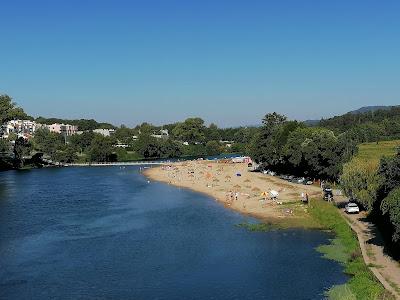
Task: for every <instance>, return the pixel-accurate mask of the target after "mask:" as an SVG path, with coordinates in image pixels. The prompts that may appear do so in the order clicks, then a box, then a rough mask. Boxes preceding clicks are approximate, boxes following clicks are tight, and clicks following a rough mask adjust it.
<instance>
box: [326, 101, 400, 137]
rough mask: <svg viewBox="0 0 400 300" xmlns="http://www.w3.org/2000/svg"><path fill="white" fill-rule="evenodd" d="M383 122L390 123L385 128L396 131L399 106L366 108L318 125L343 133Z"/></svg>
mask: <svg viewBox="0 0 400 300" xmlns="http://www.w3.org/2000/svg"><path fill="white" fill-rule="evenodd" d="M385 120H386V123H387V122H391V125H390V126H389V125H388V124H386V125H385V127H387V126H389V127H392V129H396V131H397V126H398V125H397V124H400V106H366V107H362V108H360V109H358V110H355V111H351V112H348V113H346V114H344V115H341V116H335V117H332V118H329V119H322V120H321V121H320V122H319V125H320V126H322V127H327V128H330V129H333V130H336V131H339V132H344V131H346V130H348V129H351V128H354V127H356V126H360V125H362V124H370V125H371V124H375V125H381V124H382V122H384V121H385Z"/></svg>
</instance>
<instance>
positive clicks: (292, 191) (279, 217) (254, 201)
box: [143, 161, 396, 300]
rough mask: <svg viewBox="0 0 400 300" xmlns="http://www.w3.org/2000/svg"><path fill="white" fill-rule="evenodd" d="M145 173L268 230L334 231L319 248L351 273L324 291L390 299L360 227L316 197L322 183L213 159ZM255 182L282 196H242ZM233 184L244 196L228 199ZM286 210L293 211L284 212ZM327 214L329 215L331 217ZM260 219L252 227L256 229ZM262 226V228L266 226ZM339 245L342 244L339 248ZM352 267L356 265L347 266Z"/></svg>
mask: <svg viewBox="0 0 400 300" xmlns="http://www.w3.org/2000/svg"><path fill="white" fill-rule="evenodd" d="M218 170H219V171H218ZM232 171H235V172H238V171H239V172H241V173H240V176H237V177H233V176H231V175H229V174H232ZM210 174H211V175H210ZM227 174H228V175H227ZM143 175H145V176H146V177H148V178H149V179H151V180H154V181H158V182H163V183H166V184H169V185H173V186H175V187H178V188H185V189H190V190H192V191H195V192H199V193H202V194H205V195H207V196H209V197H211V198H213V199H215V200H216V201H218V202H220V203H221V204H222V205H223V206H224V207H225V208H229V209H233V210H235V211H237V212H239V213H241V214H244V215H249V216H252V217H254V218H256V219H258V220H259V221H260V224H258V225H267V226H266V228H267V230H269V229H268V228H269V226H268V225H272V226H271V227H272V228H282V229H288V228H303V229H318V230H329V231H331V232H333V233H335V238H334V239H332V240H331V243H330V244H328V245H320V247H318V249H317V251H318V252H320V253H321V254H323V256H324V257H325V258H327V259H331V260H334V261H337V262H338V263H340V264H343V266H344V270H343V272H345V273H348V274H349V275H350V276H351V279H349V281H348V282H347V283H345V284H342V285H334V286H332V287H330V289H329V290H327V292H326V296H327V297H328V298H329V299H334V300H335V299H342V298H343V297H344V298H346V299H347V298H348V299H353V298H354V299H355V298H356V297H362V298H365V299H369V298H371V297H372V298H375V297H383V298H388V299H392V295H393V293H392V292H393V291H392V289H387V288H386V285H385V284H383V283H382V282H381V280H380V278H379V277H377V276H376V274H375V273H374V272H373V271H372V270H371V266H370V265H369V264H368V262H366V260H365V257H363V255H362V253H361V247H360V243H359V235H358V234H357V232H356V231H354V230H353V228H352V227H351V226H349V224H348V221H347V220H346V218H344V217H343V216H342V214H341V212H340V210H339V209H338V208H337V207H336V206H333V205H331V204H330V203H327V202H326V201H322V200H317V199H320V198H321V190H320V188H319V187H318V186H315V185H314V186H303V185H300V184H293V183H288V182H286V181H284V180H282V179H280V178H276V177H273V176H270V175H265V174H261V173H254V172H249V170H248V168H247V165H244V164H232V163H226V164H222V163H220V162H215V161H212V162H210V161H195V162H193V161H190V162H189V161H188V162H184V163H182V162H177V163H171V164H169V165H168V166H158V167H152V168H150V169H146V170H144V171H143ZM227 176H230V178H227V180H226V181H223V183H220V182H221V178H225V177H227ZM213 178H214V179H213ZM238 182H242V185H243V183H244V182H247V183H248V185H247V188H246V186H245V189H242V185H239V184H238ZM213 183H215V185H213ZM257 185H258V186H260V187H259V189H260V191H264V190H267V188H271V189H272V188H273V189H277V190H278V189H279V192H280V193H279V196H278V201H272V200H269V201H265V203H264V205H262V204H260V199H261V200H262V199H263V197H262V196H261V193H259V192H260V191H257V192H258V193H257V194H256V193H253V194H249V196H247V197H243V196H245V195H247V194H248V193H247V192H248V190H249V188H250V190H251V187H253V186H257ZM234 186H236V187H237V188H236V191H235V192H237V191H240V196H239V199H238V200H233V201H230V200H229V199H227V198H226V197H225V195H226V191H227V190H228V191H230V190H232V189H233V187H234ZM261 188H263V189H261ZM304 191H306V192H307V193H309V197H310V198H309V199H310V202H311V205H310V206H307V205H305V204H302V203H301V196H300V194H301V192H304ZM276 202H280V203H281V204H277V203H276ZM310 202H309V203H310ZM230 203H232V204H230ZM243 203H244V204H245V205H243ZM287 211H289V212H290V213H285V212H287ZM327 215H330V217H328V218H327ZM258 225H256V227H254V228H252V227H251V228H248V229H250V230H253V229H255V231H257V228H258V227H257V226H258ZM261 227H262V228H261V229H262V230H263V228H264V226H261ZM338 245H339V248H337V247H338ZM321 249H323V250H321ZM338 250H340V251H339V252H341V255H342V256H343V258H342V259H337V257H336V255H335V254H334V253H337V252H338ZM357 264H360V265H357ZM356 266H357V267H356ZM349 269H353V270H352V271H350V272H349ZM394 295H395V294H394ZM395 297H396V296H395Z"/></svg>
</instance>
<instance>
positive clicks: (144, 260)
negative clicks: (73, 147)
mask: <svg viewBox="0 0 400 300" xmlns="http://www.w3.org/2000/svg"><path fill="white" fill-rule="evenodd" d="M255 221H256V220H254V219H252V218H249V217H246V216H243V215H240V214H239V213H236V212H234V211H231V210H227V209H225V208H224V207H223V206H221V205H220V204H218V203H217V202H215V201H214V200H213V199H211V198H209V197H207V196H205V195H202V194H198V193H195V192H191V191H188V190H184V189H179V188H176V187H172V186H169V185H167V184H163V183H157V182H150V183H148V181H147V178H145V177H144V176H143V175H142V174H141V173H140V172H139V167H135V166H132V167H124V168H123V167H97V168H90V167H88V168H54V169H42V170H30V171H7V172H2V173H0V299H18V300H19V299H252V300H256V299H322V298H324V295H323V293H324V291H325V290H326V289H328V288H329V287H331V286H332V285H336V284H342V283H344V282H346V280H347V277H346V276H345V275H344V274H343V270H342V267H341V266H340V265H339V264H337V263H336V262H333V261H330V260H326V259H323V258H321V254H319V253H318V252H317V251H316V250H315V247H317V246H318V245H320V244H324V243H327V242H328V239H329V237H330V236H329V235H328V234H327V233H325V232H322V231H317V230H277V231H270V232H249V231H247V230H246V229H244V228H242V227H238V226H236V225H237V224H239V223H242V222H255Z"/></svg>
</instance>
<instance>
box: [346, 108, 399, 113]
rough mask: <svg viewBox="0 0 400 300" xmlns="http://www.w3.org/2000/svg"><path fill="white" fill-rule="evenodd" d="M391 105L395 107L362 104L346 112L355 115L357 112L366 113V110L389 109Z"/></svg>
mask: <svg viewBox="0 0 400 300" xmlns="http://www.w3.org/2000/svg"><path fill="white" fill-rule="evenodd" d="M393 107H395V106H364V107H361V108H359V109H357V110H353V111H349V112H348V114H353V115H357V114H363V113H368V112H374V111H377V110H390V109H391V108H393Z"/></svg>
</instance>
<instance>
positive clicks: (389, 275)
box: [337, 198, 400, 299]
mask: <svg viewBox="0 0 400 300" xmlns="http://www.w3.org/2000/svg"><path fill="white" fill-rule="evenodd" d="M345 201H346V199H344V198H342V199H340V200H339V204H340V202H341V204H343V203H344V202H345ZM337 203H338V201H337ZM340 211H341V213H342V215H343V216H344V218H345V219H346V220H347V221H348V223H349V225H350V226H351V228H352V229H353V230H354V232H355V233H356V234H357V237H358V241H359V243H360V248H361V252H362V255H363V257H364V261H365V263H366V264H367V265H368V266H369V268H370V270H371V271H372V272H373V273H374V275H375V276H376V278H378V280H379V281H380V282H381V283H382V285H383V286H384V287H385V289H386V290H388V291H389V292H391V293H392V294H393V295H394V296H395V297H396V299H400V264H399V263H398V262H397V261H395V260H393V259H392V258H391V257H390V256H388V255H386V254H385V253H384V242H383V238H382V236H381V234H380V233H379V231H378V229H377V228H376V226H375V225H374V224H372V223H370V222H367V221H366V214H365V212H362V213H360V214H358V215H348V214H346V213H345V212H344V209H340Z"/></svg>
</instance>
